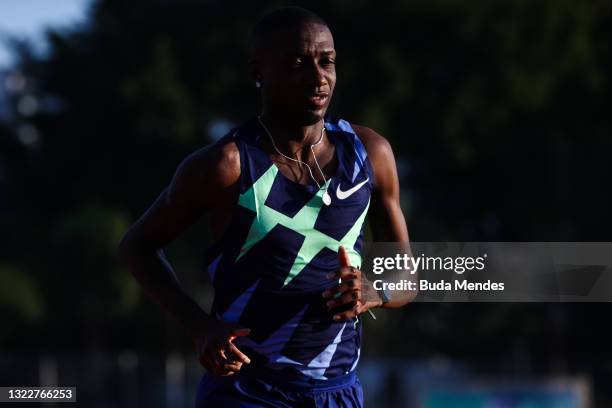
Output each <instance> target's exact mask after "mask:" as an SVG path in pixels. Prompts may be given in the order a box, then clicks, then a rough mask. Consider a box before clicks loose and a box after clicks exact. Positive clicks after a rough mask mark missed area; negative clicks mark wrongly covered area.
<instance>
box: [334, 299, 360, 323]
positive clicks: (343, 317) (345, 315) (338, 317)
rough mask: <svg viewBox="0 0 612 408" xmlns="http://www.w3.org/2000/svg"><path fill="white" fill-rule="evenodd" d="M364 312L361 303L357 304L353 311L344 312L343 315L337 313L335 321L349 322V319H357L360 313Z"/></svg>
mask: <svg viewBox="0 0 612 408" xmlns="http://www.w3.org/2000/svg"><path fill="white" fill-rule="evenodd" d="M361 312H362V308H361V306H360V304H359V303H356V304H355V305H354V306H353V307H352V308H351V309H349V310H347V311H344V312H342V313H336V314H335V315H334V316H333V319H334V320H335V321H341V320H347V319H352V318H353V317H356V316H358V315H359V313H361Z"/></svg>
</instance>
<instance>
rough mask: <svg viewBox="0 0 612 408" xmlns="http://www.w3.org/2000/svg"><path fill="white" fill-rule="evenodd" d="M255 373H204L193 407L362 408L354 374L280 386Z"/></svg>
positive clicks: (274, 380)
mask: <svg viewBox="0 0 612 408" xmlns="http://www.w3.org/2000/svg"><path fill="white" fill-rule="evenodd" d="M257 374H258V373H253V372H251V373H248V374H247V373H243V372H238V373H236V374H234V375H229V376H213V375H210V374H208V373H207V374H204V376H203V377H202V380H201V381H200V384H199V386H198V392H197V396H196V408H202V407H206V408H208V407H211V408H217V407H223V408H226V407H227V408H235V407H236V408H238V407H240V408H256V407H257V408H260V407H270V408H272V407H274V408H278V407H283V408H294V407H300V408H302V407H304V408H306V407H312V408H315V407H317V408H318V407H325V408H335V407H342V408H361V407H363V390H362V389H361V383H360V382H359V377H357V373H356V372H355V371H352V372H351V373H349V374H347V375H345V376H343V377H341V378H334V379H330V380H324V381H321V380H316V381H315V380H311V382H309V383H303V382H296V381H294V382H291V381H286V380H283V383H282V384H281V383H280V382H279V381H278V380H277V379H274V378H270V377H266V375H257Z"/></svg>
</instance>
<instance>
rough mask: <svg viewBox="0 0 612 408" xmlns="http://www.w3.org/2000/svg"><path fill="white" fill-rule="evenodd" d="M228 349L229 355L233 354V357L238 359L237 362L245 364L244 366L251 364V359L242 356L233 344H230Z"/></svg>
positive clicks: (244, 355)
mask: <svg viewBox="0 0 612 408" xmlns="http://www.w3.org/2000/svg"><path fill="white" fill-rule="evenodd" d="M228 348H229V351H230V353H231V354H233V356H234V357H237V358H238V361H240V362H242V363H245V364H251V359H250V358H248V357H247V355H246V354H244V353H243V352H242V351H240V350H239V349H238V347H236V345H235V344H234V343H231V342H230V343H229V344H228Z"/></svg>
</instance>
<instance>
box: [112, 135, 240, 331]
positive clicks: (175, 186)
mask: <svg viewBox="0 0 612 408" xmlns="http://www.w3.org/2000/svg"><path fill="white" fill-rule="evenodd" d="M239 176H240V159H239V153H238V150H237V148H236V146H235V144H234V143H233V142H230V141H228V140H222V141H220V142H218V143H216V144H215V145H212V146H209V147H206V148H203V149H200V150H198V151H196V152H194V153H192V154H191V155H190V156H188V157H187V158H186V159H185V160H184V161H183V162H182V163H181V164H180V166H179V167H178V169H177V171H176V173H175V175H174V177H173V179H172V181H171V183H170V185H168V187H166V188H165V189H164V191H162V193H161V194H160V195H159V197H158V198H157V199H156V200H155V202H154V203H153V204H152V205H151V207H150V208H149V209H148V210H147V211H146V212H145V213H144V215H142V216H141V217H140V219H138V221H136V223H134V225H132V226H131V227H130V229H129V230H128V232H127V233H126V234H125V236H124V237H123V239H122V241H121V243H120V246H119V254H120V258H121V259H122V261H123V262H124V263H125V264H126V265H127V266H128V268H129V270H130V271H131V272H132V273H133V275H134V276H135V277H136V279H138V281H139V282H140V283H141V285H142V286H143V287H144V289H145V291H146V292H147V294H148V295H149V296H150V297H152V298H153V299H154V300H155V301H156V302H157V303H158V304H160V305H161V306H162V307H163V308H164V309H165V310H166V311H168V312H169V313H170V314H171V315H172V316H174V317H175V318H176V319H177V321H179V323H180V324H181V325H182V326H183V327H184V328H185V329H186V330H187V332H188V333H189V334H190V335H191V336H193V337H196V336H198V335H199V334H200V333H201V331H202V330H203V328H204V326H205V325H206V323H207V322H208V320H209V317H208V315H207V314H206V313H205V312H204V311H203V310H202V309H201V308H200V306H199V305H198V304H197V303H196V302H195V301H194V300H193V299H191V298H190V297H189V296H188V295H187V294H186V292H185V291H184V290H183V289H182V287H181V285H180V283H179V281H178V279H177V277H176V275H175V273H174V271H173V269H172V266H171V265H170V264H169V263H168V261H167V260H166V258H165V256H164V252H163V250H162V248H163V247H164V246H166V245H167V244H168V243H170V242H171V241H173V240H174V239H175V238H177V237H178V236H179V235H180V234H181V233H182V232H183V231H185V230H186V229H187V228H188V227H189V226H191V225H193V224H194V223H195V222H196V221H197V220H198V219H199V218H200V217H201V216H202V215H203V214H204V213H205V212H206V211H211V210H214V209H215V208H216V207H218V206H220V205H224V204H227V202H228V201H230V200H231V197H232V195H235V192H234V190H235V185H236V183H237V181H238V178H239Z"/></svg>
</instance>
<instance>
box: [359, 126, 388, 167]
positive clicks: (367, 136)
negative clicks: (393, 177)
mask: <svg viewBox="0 0 612 408" xmlns="http://www.w3.org/2000/svg"><path fill="white" fill-rule="evenodd" d="M351 127H352V128H353V129H354V130H355V132H356V133H357V136H359V139H360V140H361V143H363V145H364V146H365V148H366V151H367V152H368V156H370V160H376V161H378V160H388V159H390V158H392V157H393V149H392V148H391V144H390V143H389V141H388V140H387V139H386V138H385V137H384V136H383V135H381V134H380V133H378V132H376V131H375V130H373V129H370V128H369V127H367V126H362V125H356V124H354V123H351ZM373 164H374V163H373Z"/></svg>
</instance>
